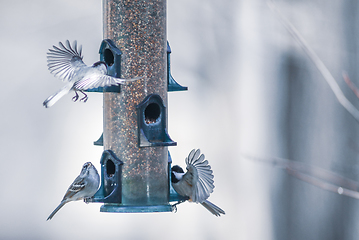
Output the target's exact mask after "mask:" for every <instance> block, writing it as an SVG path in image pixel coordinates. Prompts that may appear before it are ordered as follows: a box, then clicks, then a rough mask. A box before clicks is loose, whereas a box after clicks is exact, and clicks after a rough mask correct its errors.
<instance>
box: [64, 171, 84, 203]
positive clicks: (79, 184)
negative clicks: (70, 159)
mask: <svg viewBox="0 0 359 240" xmlns="http://www.w3.org/2000/svg"><path fill="white" fill-rule="evenodd" d="M85 186H86V182H85V179H84V178H83V177H80V176H78V177H77V178H76V179H75V181H74V182H73V183H72V184H71V185H70V187H69V189H67V192H66V194H65V196H64V198H63V199H62V201H64V200H70V199H71V198H73V197H74V195H75V194H77V193H78V192H80V191H82V190H83V189H84V188H85ZM71 200H72V201H75V200H77V199H71Z"/></svg>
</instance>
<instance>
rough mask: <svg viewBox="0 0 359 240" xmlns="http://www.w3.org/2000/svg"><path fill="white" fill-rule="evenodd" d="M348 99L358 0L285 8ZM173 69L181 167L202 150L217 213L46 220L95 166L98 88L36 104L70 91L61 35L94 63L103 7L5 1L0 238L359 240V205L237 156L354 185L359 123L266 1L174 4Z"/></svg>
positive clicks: (0, 24)
mask: <svg viewBox="0 0 359 240" xmlns="http://www.w3.org/2000/svg"><path fill="white" fill-rule="evenodd" d="M276 4H277V7H278V9H279V10H280V11H281V12H282V13H283V15H284V16H286V17H287V18H288V19H289V20H290V21H291V23H292V24H293V25H294V26H295V27H296V28H297V29H298V31H299V32H300V33H301V34H302V35H303V37H304V38H305V39H306V40H307V42H308V44H309V45H310V46H311V47H312V48H313V49H314V51H315V52H316V53H317V54H318V56H319V57H320V58H321V59H322V61H323V62H324V64H325V65H326V66H327V67H328V69H329V70H330V71H331V73H332V74H333V76H334V77H335V78H336V80H337V82H338V84H339V85H340V87H341V89H342V90H343V91H344V93H345V95H346V96H347V98H348V99H349V100H350V101H351V102H352V103H353V104H354V105H355V106H357V107H359V100H358V99H357V98H356V96H355V95H354V93H353V92H352V91H351V90H350V89H349V87H348V86H347V85H346V84H345V82H344V81H343V78H342V71H343V70H345V71H346V72H347V73H348V75H349V77H350V78H351V80H352V81H353V82H354V83H355V84H357V85H359V80H358V77H359V76H358V74H359V73H358V67H357V66H358V65H359V54H358V53H359V52H358V51H359V44H358V41H357V38H358V34H359V28H358V26H359V24H358V23H359V19H358V11H359V4H358V3H357V1H354V0H348V1H340V0H331V1H325V0H297V1H293V0H278V1H276ZM167 29H168V32H167V38H168V40H169V43H170V45H171V48H172V54H171V69H172V75H173V77H174V78H175V79H176V81H177V82H179V83H180V84H181V85H183V86H188V88H189V90H188V91H187V92H172V93H169V101H168V111H169V116H168V122H169V123H168V125H169V126H168V127H169V135H170V136H171V138H172V139H173V140H174V141H176V142H177V143H178V146H176V147H170V148H169V150H170V152H171V155H172V159H173V162H174V164H179V165H182V166H184V159H185V157H186V156H187V155H188V153H189V151H190V150H191V149H193V148H201V150H202V152H203V153H204V154H205V155H206V157H207V159H208V160H209V162H210V164H211V166H212V168H213V170H214V174H215V186H216V188H215V191H214V193H213V194H212V195H211V197H210V200H211V201H212V202H214V203H215V204H217V205H218V206H220V207H221V208H223V209H224V210H225V211H226V215H224V216H222V217H220V218H216V217H214V216H212V215H211V214H210V213H209V212H207V210H205V209H204V208H203V207H201V206H200V205H196V204H190V203H185V204H181V205H179V206H178V211H177V213H152V214H114V213H101V212H100V211H99V209H100V206H101V204H96V203H93V204H88V205H86V204H84V203H83V202H82V201H79V202H72V203H70V204H67V205H66V206H65V207H64V208H63V209H61V211H60V212H59V213H58V214H57V215H56V216H55V218H54V219H53V220H51V221H49V222H46V218H47V217H48V215H49V214H50V213H51V211H52V210H53V209H54V208H55V207H56V206H57V205H58V204H59V202H60V201H61V199H62V197H63V195H64V193H65V191H66V189H67V188H68V186H69V185H70V184H71V183H72V181H73V180H74V178H75V177H76V176H77V175H78V174H79V172H80V170H81V167H82V165H83V163H84V162H86V161H91V162H93V163H94V165H95V166H96V167H97V169H100V163H99V161H100V157H101V153H102V151H103V149H102V147H98V146H94V145H93V142H94V141H95V140H97V139H98V138H99V137H100V135H101V133H102V94H98V93H90V94H89V100H88V102H87V103H86V104H83V103H79V102H77V103H73V102H72V101H71V97H72V96H70V95H68V96H66V97H64V98H63V99H61V100H60V101H59V102H58V103H56V104H55V105H54V106H53V107H51V108H50V109H45V108H44V107H43V106H42V102H43V101H44V100H45V99H46V98H47V97H48V96H49V95H51V94H52V93H54V92H55V91H57V90H58V89H59V88H60V87H61V86H63V83H62V82H61V81H60V80H58V79H56V78H54V77H53V76H52V75H51V74H50V73H49V71H48V70H47V66H46V64H47V62H46V52H47V50H48V49H49V48H51V47H52V45H57V44H58V42H59V41H65V40H66V39H69V40H70V41H73V40H77V41H78V43H80V44H82V45H83V55H84V62H85V63H86V64H89V65H90V64H92V63H93V62H95V61H98V60H99V55H98V50H99V46H100V43H101V41H102V2H101V1H100V0H87V1H86V2H85V1H74V0H71V1H70V0H61V1H53V0H32V1H25V0H14V1H1V8H0V32H1V35H0V43H1V44H0V52H1V55H0V63H1V67H0V69H1V72H0V78H1V83H2V89H3V90H2V93H1V94H0V110H1V112H2V117H1V118H0V134H1V138H0V141H1V144H0V152H1V154H2V156H1V160H0V181H1V183H2V184H1V186H2V189H1V190H0V191H1V197H0V214H1V218H0V238H1V239H85V238H86V239H99V238H103V239H134V240H135V239H165V238H170V239H173V240H175V239H198V240H200V239H206V240H208V239H252V240H253V239H258V240H266V239H268V240H269V239H278V240H282V239H283V240H287V239H292V240H293V239H326V240H330V239H357V238H358V237H359V211H358V207H359V202H358V200H355V199H351V198H348V197H345V196H341V195H338V194H335V193H331V192H327V191H324V190H322V189H319V188H317V187H315V186H312V185H310V184H308V183H305V182H302V181H300V180H298V179H295V178H293V177H291V176H288V175H287V174H286V173H285V172H284V171H282V170H281V169H278V168H276V167H275V166H273V165H271V164H265V163H261V162H256V161H251V160H248V159H245V158H242V157H241V153H246V154H250V155H253V156H260V157H263V158H266V157H268V158H270V157H274V156H277V157H283V158H289V159H293V160H296V161H299V162H303V163H306V164H310V165H312V166H316V167H320V168H323V169H326V170H330V171H332V172H335V173H338V174H340V175H342V176H345V177H347V178H350V179H353V180H358V172H359V165H358V162H359V143H358V142H357V141H356V138H357V136H358V133H359V132H358V130H359V128H358V126H359V124H358V122H356V121H355V120H354V118H353V117H352V116H351V115H350V114H349V113H348V112H347V111H346V110H345V109H343V107H342V106H341V105H340V104H339V103H338V101H337V100H336V98H335V97H334V94H333V93H332V91H331V90H330V88H329V86H328V84H327V83H326V82H325V80H324V79H323V77H322V75H321V74H320V73H319V71H318V70H317V69H316V68H315V66H314V65H313V64H312V62H311V61H310V60H309V58H308V57H307V56H306V55H305V54H304V53H303V51H302V49H301V48H300V47H299V46H298V44H297V42H295V41H294V40H293V38H292V37H291V36H290V35H289V34H288V32H287V31H286V29H285V28H284V27H283V25H282V24H281V22H280V21H279V20H278V18H277V16H276V15H275V14H274V13H273V12H272V11H271V10H270V9H269V8H268V6H267V4H266V1H265V0H251V1H249V0H241V1H232V0H221V1H219V0H217V1H215V0H197V1H192V0H182V1H172V0H168V1H167Z"/></svg>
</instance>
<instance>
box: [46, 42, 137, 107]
mask: <svg viewBox="0 0 359 240" xmlns="http://www.w3.org/2000/svg"><path fill="white" fill-rule="evenodd" d="M59 45H60V47H56V46H53V48H54V49H49V52H48V53H47V66H48V67H49V70H50V72H51V73H53V74H54V75H55V77H59V78H60V79H61V80H62V81H67V82H68V83H67V84H66V85H65V86H64V87H63V88H61V89H60V90H59V91H58V92H57V93H55V94H53V95H51V96H50V97H48V98H47V99H46V100H45V101H44V103H43V105H44V106H45V107H46V108H49V107H51V106H52V105H54V104H55V103H56V102H57V101H58V100H59V99H60V98H62V97H63V96H64V95H66V94H67V93H69V92H70V91H71V90H73V91H75V94H76V95H75V96H74V97H73V98H72V100H73V101H74V102H76V101H77V99H78V98H79V95H78V94H77V91H80V92H81V93H82V94H83V95H84V97H83V98H81V99H80V101H84V102H86V101H87V99H88V97H87V95H86V94H85V93H84V92H83V91H85V90H88V89H91V88H97V87H106V86H113V85H118V84H123V83H124V82H126V81H134V80H138V79H141V77H139V78H132V79H121V78H115V77H111V76H108V75H106V73H107V66H106V64H105V63H104V62H101V61H99V62H95V63H94V64H93V65H92V66H87V65H86V64H85V63H84V62H83V61H82V55H81V52H82V46H80V47H79V50H77V42H76V41H75V42H74V44H73V45H74V47H71V45H70V42H69V40H66V46H64V44H62V43H61V42H60V43H59Z"/></svg>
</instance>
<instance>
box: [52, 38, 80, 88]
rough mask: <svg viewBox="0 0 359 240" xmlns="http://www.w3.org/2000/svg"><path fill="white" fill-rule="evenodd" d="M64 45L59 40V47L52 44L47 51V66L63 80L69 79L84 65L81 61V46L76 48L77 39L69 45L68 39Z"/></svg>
mask: <svg viewBox="0 0 359 240" xmlns="http://www.w3.org/2000/svg"><path fill="white" fill-rule="evenodd" d="M65 44H66V46H65V45H64V44H62V42H59V46H60V47H56V46H53V49H49V52H48V53H47V66H48V67H49V70H50V72H51V73H53V74H54V75H55V76H56V77H59V78H60V79H61V80H63V81H71V79H72V78H73V77H74V75H76V73H77V72H78V70H80V69H81V68H83V67H86V64H85V63H84V62H83V61H82V54H81V53H82V46H81V45H80V47H79V49H77V41H74V43H73V46H74V47H71V45H70V42H69V40H66V42H65Z"/></svg>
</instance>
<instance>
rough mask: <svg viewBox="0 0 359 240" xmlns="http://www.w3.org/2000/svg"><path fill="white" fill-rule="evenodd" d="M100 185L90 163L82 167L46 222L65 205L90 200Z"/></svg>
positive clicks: (95, 171) (98, 178)
mask: <svg viewBox="0 0 359 240" xmlns="http://www.w3.org/2000/svg"><path fill="white" fill-rule="evenodd" d="M99 185H100V176H99V175H98V172H97V170H96V168H95V166H94V165H92V163H90V162H87V163H85V164H84V165H83V167H82V170H81V173H80V175H79V176H77V178H76V179H75V181H74V182H73V183H72V184H71V185H70V187H69V188H68V189H67V192H66V194H65V196H64V198H63V199H62V201H61V203H60V204H59V206H57V208H56V209H55V210H54V211H53V212H52V213H51V214H50V216H49V217H48V218H47V220H50V219H51V218H53V217H54V215H55V214H56V213H57V211H59V210H60V208H62V207H63V206H64V205H65V204H66V203H68V202H71V201H77V200H81V199H87V198H91V197H92V196H93V195H95V193H96V192H97V189H98V187H99Z"/></svg>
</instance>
